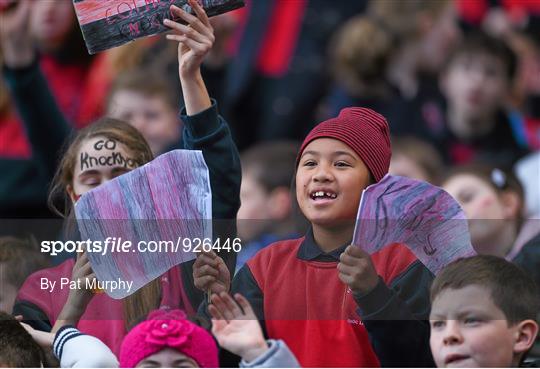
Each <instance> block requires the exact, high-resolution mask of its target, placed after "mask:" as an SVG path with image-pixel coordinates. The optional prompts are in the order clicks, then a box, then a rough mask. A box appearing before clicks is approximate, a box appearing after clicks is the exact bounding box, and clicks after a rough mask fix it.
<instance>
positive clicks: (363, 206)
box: [353, 174, 476, 274]
mask: <svg viewBox="0 0 540 369" xmlns="http://www.w3.org/2000/svg"><path fill="white" fill-rule="evenodd" d="M394 242H400V243H404V244H406V245H407V246H408V247H409V249H410V250H411V251H412V252H413V253H414V254H415V255H416V257H417V258H418V259H419V260H420V261H421V262H422V263H423V264H424V265H425V266H426V267H427V268H428V269H429V270H431V271H432V272H433V273H434V274H437V272H438V271H439V270H441V269H442V268H443V267H444V266H446V265H447V264H448V263H450V262H451V261H453V260H456V259H458V258H461V257H468V256H472V255H475V254H476V253H475V251H474V249H473V247H472V245H471V240H470V235H469V228H468V223H467V219H466V217H465V214H464V213H463V210H461V207H460V206H459V204H458V203H457V202H456V201H455V200H454V198H453V197H452V196H450V195H449V194H448V193H446V192H445V191H444V190H442V189H441V188H439V187H436V186H433V185H431V184H429V183H427V182H424V181H418V180H415V179H410V178H405V177H399V176H392V175H389V174H387V175H386V176H385V177H384V178H383V179H382V180H381V181H379V182H378V183H376V184H373V185H371V186H369V187H367V188H366V189H365V190H364V191H363V193H362V198H361V200H360V206H359V209H358V216H357V220H356V227H355V230H354V236H353V244H354V245H357V246H360V247H362V249H364V250H365V251H367V252H368V253H370V254H372V253H374V252H376V251H378V250H380V249H382V248H383V247H385V246H387V245H389V244H391V243H394Z"/></svg>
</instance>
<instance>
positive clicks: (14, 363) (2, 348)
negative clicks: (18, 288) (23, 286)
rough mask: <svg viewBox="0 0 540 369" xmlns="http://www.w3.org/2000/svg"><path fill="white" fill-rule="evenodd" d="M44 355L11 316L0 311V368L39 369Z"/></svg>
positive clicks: (43, 360) (42, 363)
mask: <svg viewBox="0 0 540 369" xmlns="http://www.w3.org/2000/svg"><path fill="white" fill-rule="evenodd" d="M44 364H45V355H44V353H43V351H42V350H41V348H40V347H39V345H38V344H37V343H36V342H35V341H34V340H33V339H32V336H30V334H29V333H28V332H26V331H25V329H24V328H23V327H22V326H21V325H20V324H19V322H18V321H17V320H15V318H13V317H12V316H11V315H9V314H6V313H4V312H1V311H0V367H2V368H40V367H43V366H45V365H44Z"/></svg>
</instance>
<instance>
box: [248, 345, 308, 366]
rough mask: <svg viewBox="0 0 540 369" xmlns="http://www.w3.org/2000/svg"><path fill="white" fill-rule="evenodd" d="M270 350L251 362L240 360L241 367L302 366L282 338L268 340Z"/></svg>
mask: <svg viewBox="0 0 540 369" xmlns="http://www.w3.org/2000/svg"><path fill="white" fill-rule="evenodd" d="M266 342H267V343H268V350H267V351H266V352H265V353H264V354H262V355H260V356H259V357H257V358H255V359H254V360H253V361H251V362H249V363H248V362H246V361H244V359H242V361H240V368H300V363H298V360H297V359H296V357H295V356H294V354H293V353H292V352H291V350H290V349H289V347H288V346H287V344H286V343H285V342H283V341H282V340H271V339H270V340H267V341H266Z"/></svg>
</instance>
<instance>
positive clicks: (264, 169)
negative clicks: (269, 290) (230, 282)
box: [236, 141, 298, 270]
mask: <svg viewBox="0 0 540 369" xmlns="http://www.w3.org/2000/svg"><path fill="white" fill-rule="evenodd" d="M297 152H298V145H297V144H296V143H295V142H292V141H276V142H269V143H262V144H258V145H256V146H253V147H251V148H250V149H248V150H246V151H244V152H243V153H242V155H241V157H240V160H241V163H242V186H241V187H240V202H241V205H240V209H239V210H238V215H237V229H238V236H239V237H240V238H241V239H242V243H243V245H242V250H241V252H240V253H239V254H238V256H237V260H236V270H239V269H240V268H241V267H242V266H243V265H244V264H245V262H246V261H248V260H249V259H251V257H252V256H253V255H255V254H256V253H257V251H259V250H260V249H262V248H263V247H265V246H268V245H269V244H271V243H274V242H276V241H278V240H283V239H287V238H291V237H296V236H298V231H297V226H298V224H297V223H298V221H297V220H296V219H295V216H294V215H295V214H294V210H295V206H293V203H294V201H295V200H294V198H293V197H292V195H291V182H292V179H293V177H294V171H295V167H294V163H295V161H296V153H297Z"/></svg>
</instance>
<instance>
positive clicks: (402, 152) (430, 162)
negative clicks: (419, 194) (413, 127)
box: [388, 137, 443, 183]
mask: <svg viewBox="0 0 540 369" xmlns="http://www.w3.org/2000/svg"><path fill="white" fill-rule="evenodd" d="M442 167H443V163H442V159H441V157H440V155H439V153H438V152H437V150H436V149H435V148H434V147H433V146H431V145H430V144H429V143H427V142H425V141H422V140H420V139H418V138H415V137H394V138H392V159H391V160H390V169H389V171H388V172H389V173H390V174H392V175H397V176H404V177H409V178H414V179H419V180H421V181H427V182H431V183H433V182H434V181H435V180H436V179H437V178H438V176H439V172H440V171H441V169H442Z"/></svg>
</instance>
